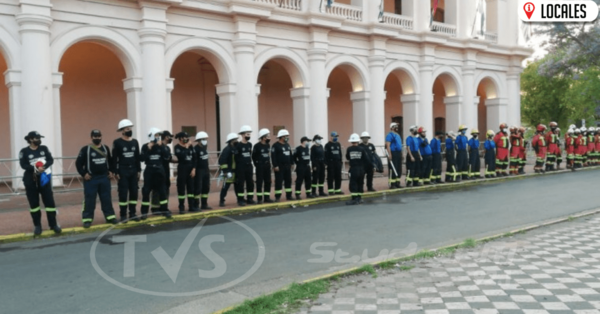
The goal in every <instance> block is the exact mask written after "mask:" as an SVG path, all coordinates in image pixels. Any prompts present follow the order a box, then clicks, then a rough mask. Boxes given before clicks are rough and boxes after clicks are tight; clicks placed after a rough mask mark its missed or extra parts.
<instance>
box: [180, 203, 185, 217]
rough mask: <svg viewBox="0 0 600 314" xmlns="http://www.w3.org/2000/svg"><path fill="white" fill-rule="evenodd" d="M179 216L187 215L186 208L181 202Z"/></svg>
mask: <svg viewBox="0 0 600 314" xmlns="http://www.w3.org/2000/svg"><path fill="white" fill-rule="evenodd" d="M179 214H180V215H183V214H185V206H184V205H183V202H181V201H180V202H179Z"/></svg>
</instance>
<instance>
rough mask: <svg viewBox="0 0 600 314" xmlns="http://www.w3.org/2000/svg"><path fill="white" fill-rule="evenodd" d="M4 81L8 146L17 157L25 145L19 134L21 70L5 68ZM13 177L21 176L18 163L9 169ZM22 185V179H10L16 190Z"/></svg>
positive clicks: (21, 171) (21, 172) (13, 155)
mask: <svg viewBox="0 0 600 314" xmlns="http://www.w3.org/2000/svg"><path fill="white" fill-rule="evenodd" d="M4 82H5V83H6V87H7V88H8V106H9V111H10V147H11V152H12V156H11V157H12V158H13V159H16V158H19V151H21V148H23V147H24V146H25V141H24V140H23V136H22V135H21V130H22V129H21V120H20V119H21V114H22V113H21V106H20V99H21V71H17V70H10V69H9V70H7V71H6V72H4ZM10 170H11V173H12V175H13V176H15V177H21V175H22V174H23V170H22V169H21V167H20V166H19V164H18V163H16V162H15V163H13V164H12V168H11V169H10ZM21 186H23V184H22V181H21V180H20V179H19V178H17V179H16V180H12V188H13V189H14V190H15V191H16V190H17V189H19V187H21Z"/></svg>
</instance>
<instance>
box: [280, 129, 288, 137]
mask: <svg viewBox="0 0 600 314" xmlns="http://www.w3.org/2000/svg"><path fill="white" fill-rule="evenodd" d="M289 135H290V132H288V130H286V129H281V130H279V132H277V138H280V137H283V136H289Z"/></svg>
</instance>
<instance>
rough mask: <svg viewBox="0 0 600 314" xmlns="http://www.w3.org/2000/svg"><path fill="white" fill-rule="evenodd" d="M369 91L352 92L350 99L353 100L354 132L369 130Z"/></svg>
mask: <svg viewBox="0 0 600 314" xmlns="http://www.w3.org/2000/svg"><path fill="white" fill-rule="evenodd" d="M369 94H370V93H369V92H365V91H362V92H352V93H350V100H352V132H354V133H358V135H360V133H362V132H364V131H368V130H367V117H368V116H369V114H368V109H369V101H370V100H369V96H370V95H369Z"/></svg>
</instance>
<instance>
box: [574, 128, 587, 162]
mask: <svg viewBox="0 0 600 314" xmlns="http://www.w3.org/2000/svg"><path fill="white" fill-rule="evenodd" d="M574 133H575V169H577V168H581V167H583V155H582V154H583V153H584V147H585V145H584V142H585V139H584V137H583V135H581V130H580V129H575V131H574Z"/></svg>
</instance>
